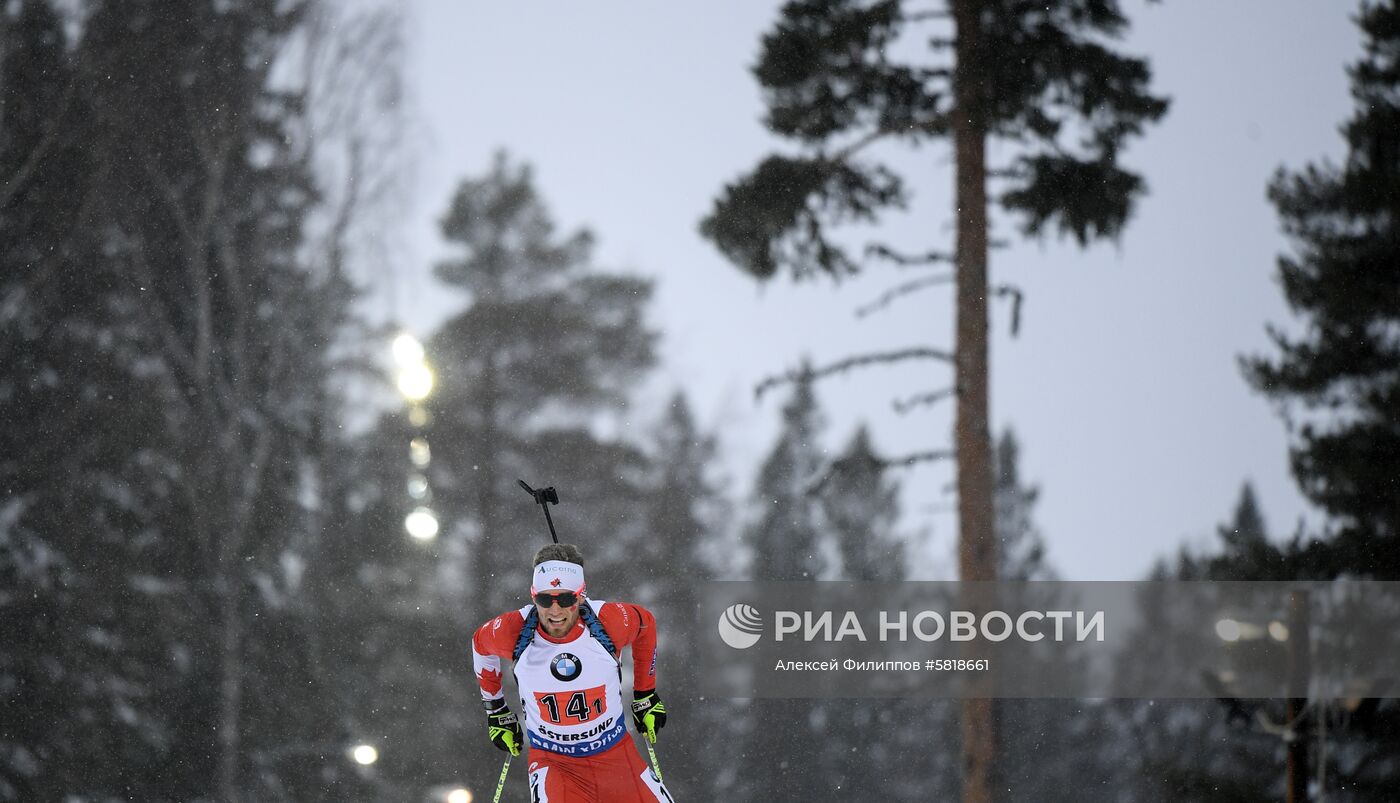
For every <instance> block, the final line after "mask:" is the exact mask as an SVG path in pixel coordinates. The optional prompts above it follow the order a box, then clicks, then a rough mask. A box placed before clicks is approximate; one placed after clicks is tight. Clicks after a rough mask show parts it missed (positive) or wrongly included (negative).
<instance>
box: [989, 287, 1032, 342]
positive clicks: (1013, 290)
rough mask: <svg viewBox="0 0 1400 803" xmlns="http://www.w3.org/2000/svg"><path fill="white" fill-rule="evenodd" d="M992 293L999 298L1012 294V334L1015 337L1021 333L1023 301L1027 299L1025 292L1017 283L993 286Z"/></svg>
mask: <svg viewBox="0 0 1400 803" xmlns="http://www.w3.org/2000/svg"><path fill="white" fill-rule="evenodd" d="M992 295H994V296H996V297H997V298H1005V297H1006V296H1011V336H1012V337H1015V336H1016V335H1018V334H1020V332H1021V302H1022V301H1024V300H1025V293H1023V292H1021V288H1019V287H1017V286H1015V285H1011V284H1002V285H997V286H996V287H994V288H992Z"/></svg>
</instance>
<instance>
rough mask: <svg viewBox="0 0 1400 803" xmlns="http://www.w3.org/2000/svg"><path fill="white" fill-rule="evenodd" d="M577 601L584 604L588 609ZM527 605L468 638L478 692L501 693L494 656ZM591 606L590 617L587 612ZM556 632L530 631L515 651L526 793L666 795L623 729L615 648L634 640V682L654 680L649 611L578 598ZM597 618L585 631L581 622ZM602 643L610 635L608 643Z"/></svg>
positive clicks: (579, 799) (547, 798) (610, 801)
mask: <svg viewBox="0 0 1400 803" xmlns="http://www.w3.org/2000/svg"><path fill="white" fill-rule="evenodd" d="M583 606H591V608H590V611H589V612H585V611H584V610H583ZM532 610H533V606H530V605H527V606H525V607H523V608H521V609H519V610H516V611H509V612H507V613H503V614H501V615H500V616H497V617H496V618H495V619H492V620H491V621H489V622H487V623H486V624H484V625H482V626H481V627H480V628H478V629H477V631H476V634H475V635H474V636H473V637H472V666H473V668H474V669H475V671H476V680H477V684H478V685H480V686H481V696H482V699H484V700H499V699H501V698H503V697H504V692H503V691H502V688H501V680H502V676H501V659H503V658H506V659H509V658H511V657H512V656H513V655H514V654H515V650H516V648H517V644H518V642H520V640H521V637H522V632H523V630H524V628H525V624H526V620H527V619H528V618H529V616H530V613H531V612H532ZM590 612H591V613H592V614H594V615H593V616H589V615H588V614H589V613H590ZM580 614H581V615H580V617H579V622H578V624H576V625H575V626H574V629H573V630H572V631H571V632H570V633H569V634H568V635H567V636H565V637H564V638H559V639H556V638H551V637H550V636H549V635H547V634H546V633H545V632H544V628H543V627H538V628H536V629H535V632H534V635H533V637H530V638H529V639H528V641H526V643H525V645H524V649H523V650H522V651H521V652H520V655H519V657H518V658H516V659H515V666H514V675H515V681H516V685H517V686H518V687H519V689H520V698H521V699H520V711H521V712H522V714H523V716H524V726H525V733H526V737H527V741H528V742H529V745H530V755H529V760H530V792H531V800H532V801H540V803H546V802H547V803H630V802H631V801H644V803H653V801H671V800H673V799H672V797H671V795H670V793H669V792H668V791H667V790H666V788H665V787H664V786H662V785H661V783H660V781H659V780H657V778H656V776H655V775H654V774H653V773H652V771H651V769H650V768H649V767H647V765H646V762H645V761H643V760H642V757H641V755H640V754H639V753H638V752H637V749H636V747H635V746H633V745H632V744H631V740H630V739H629V738H628V737H627V714H628V708H627V707H626V706H625V705H624V704H623V702H622V665H621V655H622V649H623V648H624V647H628V646H630V647H631V648H632V668H633V686H634V687H635V688H636V689H637V690H638V691H650V690H652V689H654V688H656V619H655V617H654V616H652V614H651V611H648V610H647V609H646V608H643V607H642V606H640V605H632V604H630V603H622V602H601V601H595V600H589V599H584V601H583V603H582V604H581V605H580ZM588 619H592V620H593V621H595V622H596V623H597V629H598V630H600V631H601V632H600V633H599V632H593V631H592V630H591V629H590V628H589V627H587V626H586V620H588ZM606 642H611V647H612V648H611V649H609V647H608V645H607V643H606Z"/></svg>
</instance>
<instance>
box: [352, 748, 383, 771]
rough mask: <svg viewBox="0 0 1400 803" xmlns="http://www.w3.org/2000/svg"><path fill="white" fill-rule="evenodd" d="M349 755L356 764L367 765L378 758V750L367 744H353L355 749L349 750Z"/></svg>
mask: <svg viewBox="0 0 1400 803" xmlns="http://www.w3.org/2000/svg"><path fill="white" fill-rule="evenodd" d="M350 757H351V758H353V759H355V763H356V764H360V765H362V766H365V767H368V766H369V765H371V764H373V763H374V762H376V761H378V760H379V751H378V750H375V749H374V748H373V747H371V746H370V745H367V744H359V745H355V749H353V750H351V751H350Z"/></svg>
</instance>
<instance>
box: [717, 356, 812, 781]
mask: <svg viewBox="0 0 1400 803" xmlns="http://www.w3.org/2000/svg"><path fill="white" fill-rule="evenodd" d="M824 427H825V421H824V416H823V415H822V413H821V410H820V408H819V407H818V405H817V397H816V392H815V390H814V388H813V387H812V379H811V376H810V373H807V372H804V373H803V374H801V375H800V377H799V379H798V380H797V382H796V384H795V385H794V387H793V392H792V397H791V398H790V399H789V400H788V401H787V403H786V404H785V405H783V409H782V429H781V430H779V433H778V440H777V442H776V443H775V444H774V445H773V448H772V450H771V451H769V453H768V456H767V458H766V459H765V460H764V461H763V465H762V467H761V468H760V469H759V473H758V477H757V478H756V480H755V483H754V490H753V495H752V504H753V507H754V511H755V514H756V515H755V518H754V520H753V521H752V523H751V524H750V525H749V526H748V527H747V528H745V531H744V540H745V543H746V545H747V547H748V549H749V552H750V557H751V561H752V563H751V566H750V570H749V577H750V579H753V580H762V581H801V580H814V579H816V578H818V577H819V576H822V575H823V573H824V572H826V571H827V569H828V566H827V561H826V556H825V552H824V549H823V544H822V540H823V536H824V535H825V532H824V529H825V528H824V522H823V518H822V511H821V503H820V502H819V500H818V499H817V497H816V495H815V494H813V493H812V492H811V490H812V486H813V484H814V483H815V482H817V481H818V480H819V479H820V471H821V468H822V464H823V450H822V446H821V442H820V438H821V434H822V430H823V428H824ZM747 709H748V716H747V717H746V719H748V720H749V721H750V722H752V723H753V728H752V730H751V731H750V732H749V733H748V734H746V736H745V738H744V740H743V747H742V750H743V752H742V755H740V756H739V757H738V761H737V764H738V770H737V775H738V778H739V782H738V784H737V787H736V788H735V789H733V790H732V791H731V794H732V795H733V796H734V797H735V798H738V799H741V800H760V799H763V798H764V797H766V796H768V795H770V794H771V793H772V790H782V794H783V796H784V797H788V798H791V799H793V800H821V799H825V798H827V797H829V796H830V795H831V794H832V790H831V789H830V788H829V787H827V785H826V781H825V779H823V778H822V777H821V775H820V774H819V773H817V772H814V771H813V769H812V767H811V760H812V756H816V755H820V754H821V751H822V745H823V744H825V742H826V738H825V737H826V726H827V711H826V707H825V706H824V705H822V704H821V703H820V702H819V701H816V700H797V701H794V700H754V701H752V702H751V703H750V704H749V705H748V706H747ZM736 741H737V740H736Z"/></svg>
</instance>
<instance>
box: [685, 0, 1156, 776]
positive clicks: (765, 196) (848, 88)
mask: <svg viewBox="0 0 1400 803" xmlns="http://www.w3.org/2000/svg"><path fill="white" fill-rule="evenodd" d="M909 5H911V4H906V3H903V2H900V0H880V1H879V2H869V1H867V0H792V2H789V3H787V4H786V5H784V6H783V9H782V12H781V19H780V20H779V23H778V25H777V27H776V29H775V30H774V31H773V32H772V33H770V34H768V35H767V36H765V37H764V41H763V50H762V55H761V56H760V59H759V63H758V65H757V66H756V67H755V69H754V73H755V75H756V77H757V78H758V80H759V83H760V84H761V85H762V86H763V88H764V90H765V92H766V101H767V105H768V115H767V118H766V120H765V122H766V123H767V125H768V127H769V129H770V130H772V131H773V132H775V133H777V134H779V135H780V136H784V137H787V138H789V139H792V140H795V141H796V142H798V143H799V144H800V145H801V146H802V147H803V148H804V149H805V151H806V153H805V154H804V155H801V156H786V155H784V156H770V157H768V158H766V159H765V160H764V161H763V162H762V163H761V164H760V165H759V166H758V168H757V169H756V170H755V171H754V172H753V173H752V174H751V175H749V176H745V177H744V178H742V179H740V180H739V181H737V182H735V183H734V184H731V185H730V186H728V187H727V188H726V190H725V192H724V194H723V196H722V197H721V198H720V199H719V200H718V201H717V203H716V205H715V209H714V211H713V212H712V213H711V215H710V216H709V217H708V218H706V219H705V221H704V222H703V223H702V226H701V228H702V231H703V233H704V234H705V235H706V236H707V237H709V238H710V239H712V240H713V241H714V242H715V244H716V245H717V246H718V247H719V249H720V251H721V252H722V253H724V254H725V255H726V256H727V257H728V258H729V259H730V260H731V261H733V262H734V263H735V264H736V265H738V266H739V267H740V268H741V269H743V270H745V271H747V272H749V273H751V274H753V275H754V276H755V277H757V278H759V279H767V278H770V277H772V276H774V275H775V274H776V273H777V272H778V271H779V270H780V269H784V268H786V269H788V270H790V271H791V272H792V274H793V275H794V276H795V277H796V278H799V279H800V278H803V277H806V276H812V275H820V274H826V275H829V276H832V277H834V278H837V279H839V278H840V277H842V276H844V275H848V274H851V273H854V272H856V271H857V270H858V267H859V266H858V263H857V262H856V261H855V260H854V259H853V258H852V257H851V256H850V255H849V254H848V253H847V252H846V251H845V249H844V248H843V247H842V245H841V244H840V240H839V239H837V238H836V237H834V236H832V235H831V233H830V232H829V231H828V230H829V229H830V228H831V226H832V225H834V224H840V223H844V222H850V221H857V222H861V221H863V222H872V221H875V220H876V219H877V218H878V216H879V215H880V213H881V212H882V211H883V210H886V209H888V208H892V207H893V208H898V207H901V206H902V205H903V202H904V200H905V197H906V193H905V191H904V186H903V182H902V180H901V177H900V176H899V175H897V174H895V173H894V172H893V171H891V170H890V169H888V168H886V167H884V166H883V165H880V164H877V163H875V162H873V161H859V160H858V159H857V158H856V157H857V156H860V155H863V154H865V153H867V152H868V149H869V148H870V147H871V146H872V145H874V144H876V143H879V142H881V141H887V140H899V141H902V142H905V143H910V144H917V143H921V142H925V141H927V140H930V139H939V138H949V139H951V141H952V144H953V150H954V156H955V158H954V161H955V164H956V181H955V201H954V205H955V208H956V210H957V226H956V228H957V235H956V247H955V252H954V253H953V254H952V255H949V254H947V253H946V252H940V251H931V252H928V253H927V254H926V255H920V256H911V255H906V254H902V253H900V252H899V251H898V250H897V249H893V248H890V247H889V246H888V245H885V244H882V243H874V244H871V246H870V247H869V249H868V253H869V254H871V255H872V256H881V257H886V258H889V259H892V260H893V261H895V262H896V263H898V264H903V265H910V264H928V263H933V264H937V263H945V262H952V263H953V264H954V266H955V280H956V282H955V283H956V286H957V308H956V318H957V326H956V344H955V352H956V353H955V355H943V354H941V353H938V352H936V351H931V350H929V349H908V350H905V351H903V352H897V353H890V354H885V355H880V357H881V359H880V360H879V361H889V360H892V359H909V358H915V357H918V358H928V357H935V358H940V359H944V360H946V361H948V362H950V363H951V364H952V365H953V366H954V371H955V378H954V381H953V382H952V384H953V386H954V387H956V388H957V389H958V393H957V400H958V406H957V414H956V423H955V429H956V432H955V437H956V441H957V443H956V453H957V460H958V499H959V526H960V536H959V543H960V548H959V575H960V577H962V578H963V579H966V580H986V579H992V578H994V577H995V575H996V568H997V558H996V554H995V537H996V534H995V529H994V521H993V501H992V495H993V490H992V487H993V482H994V475H993V472H994V466H993V464H992V454H991V443H990V435H989V432H990V427H989V426H988V390H987V389H988V363H987V343H988V339H987V298H988V297H989V296H990V295H992V291H993V288H992V287H991V286H990V285H989V279H988V273H987V250H988V244H989V242H990V237H989V227H988V202H989V198H988V187H987V184H988V175H989V170H988V166H987V157H986V152H987V141H988V139H989V138H993V137H995V138H998V139H1003V140H1008V141H1010V143H1011V144H1012V146H1013V149H1014V151H1015V152H1016V154H1017V155H1016V156H1015V157H1014V160H1013V163H1012V164H1011V165H1009V166H1008V167H1006V168H1004V169H1000V170H998V171H996V174H997V175H1000V176H1003V177H1005V179H1006V185H1005V186H1004V187H1003V188H1002V191H1001V192H1000V197H999V200H1000V202H1001V205H1002V207H1003V209H1005V210H1006V211H1007V212H1008V213H1010V214H1011V215H1013V216H1017V217H1019V218H1020V219H1021V220H1022V222H1023V228H1024V231H1025V232H1026V233H1027V234H1029V235H1039V234H1041V233H1043V232H1045V231H1047V230H1050V229H1057V230H1058V231H1059V232H1061V233H1063V234H1068V235H1071V236H1073V237H1074V238H1075V239H1076V240H1077V241H1078V242H1079V243H1080V244H1081V245H1086V244H1087V243H1088V242H1089V241H1091V240H1095V239H1099V238H1105V237H1110V238H1111V237H1116V236H1117V235H1118V234H1119V233H1120V232H1121V230H1122V228H1123V226H1124V225H1125V223H1126V221H1127V219H1128V217H1129V216H1130V214H1131V211H1132V207H1133V203H1134V201H1135V199H1136V198H1137V196H1139V195H1140V194H1141V193H1142V191H1143V183H1142V180H1141V179H1140V178H1139V177H1138V176H1137V175H1135V174H1133V173H1132V172H1130V171H1128V170H1126V169H1124V168H1123V167H1122V166H1121V165H1120V163H1119V159H1118V157H1119V153H1120V152H1121V150H1122V148H1123V147H1124V145H1125V144H1126V142H1127V140H1128V139H1129V138H1130V137H1132V136H1135V135H1138V134H1140V133H1142V130H1143V128H1144V126H1145V125H1147V124H1148V123H1150V122H1152V121H1154V120H1157V119H1158V118H1160V117H1161V116H1162V115H1163V114H1164V113H1165V112H1166V107H1167V106H1166V103H1165V102H1164V101H1163V100H1161V99H1159V98H1156V97H1153V96H1152V95H1151V94H1149V92H1148V90H1147V85H1148V81H1149V69H1148V67H1147V64H1146V63H1145V62H1144V61H1142V60H1140V59H1134V58H1129V57H1125V56H1121V55H1119V54H1118V53H1116V52H1114V51H1113V50H1112V49H1111V48H1110V46H1109V45H1110V44H1111V43H1112V40H1114V39H1116V38H1118V37H1120V36H1121V35H1122V33H1123V31H1124V30H1125V29H1126V27H1127V20H1126V18H1125V17H1124V16H1123V14H1122V12H1121V11H1120V9H1119V4H1118V3H1117V2H1116V0H1070V1H1068V2H1060V3H1053V4H1046V3H1040V2H1031V0H953V1H952V2H950V3H949V9H948V11H947V12H939V11H929V10H926V9H924V8H922V7H921V8H919V9H914V8H909V7H908V6H909ZM950 22H951V28H952V30H951V31H948V30H947V28H948V24H949V23H950ZM927 24H931V25H933V26H940V27H941V28H942V29H943V30H938V29H937V28H935V29H926V28H925V25H927ZM929 33H931V34H932V38H927V36H928V34H929ZM906 36H908V37H915V36H922V37H925V41H928V42H929V43H930V44H931V45H932V48H933V50H934V51H935V54H940V53H946V52H947V51H949V50H951V51H952V55H953V60H952V63H951V64H949V63H933V64H925V63H920V62H905V63H901V62H899V61H897V60H896V59H894V58H893V57H892V53H893V52H896V50H895V47H894V46H895V45H896V44H897V43H898V42H899V40H901V39H903V38H904V37H906ZM1076 135H1078V136H1077V137H1076ZM948 280H949V278H948V277H944V276H935V277H931V278H930V279H928V280H924V281H920V282H915V283H910V284H909V285H906V287H905V288H904V289H900V290H896V291H895V292H896V294H902V293H905V292H909V291H910V290H911V288H912V289H918V288H924V287H931V286H936V285H938V284H946V283H947V282H948ZM1002 292H1007V291H1002ZM965 713H966V716H965V717H964V728H965V731H966V736H967V737H968V738H967V739H966V742H965V748H964V749H965V750H966V751H967V753H966V756H965V759H966V760H965V762H964V764H965V765H966V767H967V768H968V777H967V778H966V782H967V786H966V790H965V793H964V799H965V800H968V801H986V800H990V799H991V796H992V790H991V763H992V759H993V756H992V754H991V750H992V744H993V743H994V735H993V734H992V732H991V718H990V709H989V707H988V706H987V705H986V703H985V702H979V701H969V702H968V703H967V704H966V712H965Z"/></svg>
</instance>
